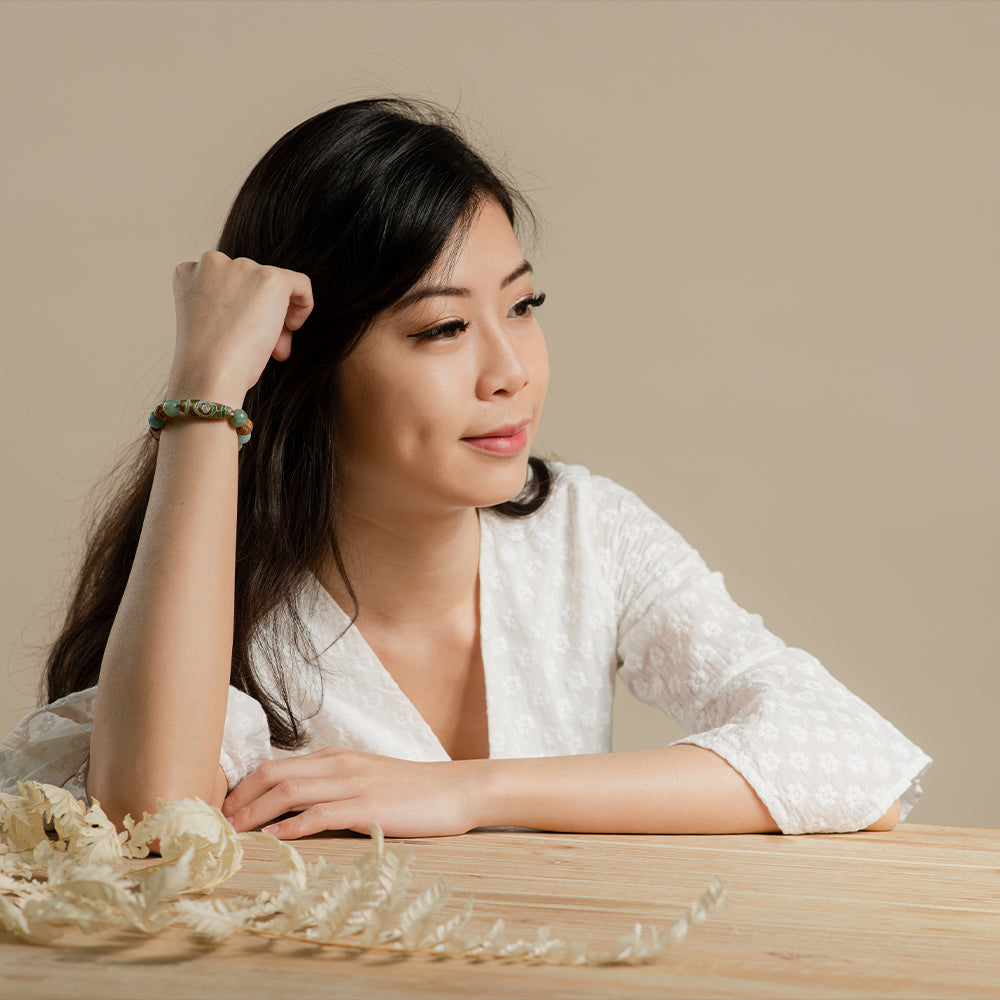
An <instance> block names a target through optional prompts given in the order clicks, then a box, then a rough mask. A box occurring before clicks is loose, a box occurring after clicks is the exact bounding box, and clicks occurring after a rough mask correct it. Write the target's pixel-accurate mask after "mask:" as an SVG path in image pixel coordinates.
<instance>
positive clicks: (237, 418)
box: [229, 410, 250, 428]
mask: <svg viewBox="0 0 1000 1000" xmlns="http://www.w3.org/2000/svg"><path fill="white" fill-rule="evenodd" d="M249 419H250V418H249V417H248V416H247V414H246V410H233V412H232V414H231V416H230V417H229V422H230V423H231V424H232V425H233V427H237V428H239V427H242V426H243V425H244V424H245V423H246V422H247V421H248V420H249Z"/></svg>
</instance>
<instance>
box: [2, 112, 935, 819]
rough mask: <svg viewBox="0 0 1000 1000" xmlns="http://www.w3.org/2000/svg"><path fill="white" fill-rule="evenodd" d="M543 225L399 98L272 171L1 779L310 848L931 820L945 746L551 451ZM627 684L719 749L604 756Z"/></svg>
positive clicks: (192, 308) (202, 310) (306, 143)
mask: <svg viewBox="0 0 1000 1000" xmlns="http://www.w3.org/2000/svg"><path fill="white" fill-rule="evenodd" d="M519 207H522V206H521V203H520V202H519V199H518V198H517V196H516V194H515V193H514V192H513V191H512V190H511V189H510V187H509V186H508V185H507V184H505V183H504V182H503V181H502V180H501V179H500V178H499V177H498V176H497V174H496V173H495V172H494V171H493V170H492V169H491V168H490V167H489V166H488V165H487V164H486V163H485V162H484V161H483V160H482V159H481V158H480V157H479V156H478V155H477V154H476V153H475V152H473V151H472V150H471V149H470V148H469V147H468V146H467V145H466V143H465V142H464V140H462V138H461V137H460V136H459V135H458V133H457V132H456V131H455V130H454V128H453V127H452V126H451V125H450V124H449V123H448V122H447V120H446V119H445V118H444V116H443V115H441V113H440V112H437V111H436V110H435V109H433V108H429V107H426V106H417V105H414V104H409V103H404V102H401V101H398V100H381V101H360V102H355V103H352V104H347V105H342V106H340V107H337V108H333V109H331V110H329V111H327V112H324V113H322V114H320V115H317V116H315V117H314V118H312V119H310V120H309V121H307V122H304V123H303V124H302V125H300V126H298V127H297V128H295V129H293V130H292V131H291V132H289V133H288V134H287V135H286V136H285V137H283V138H282V139H281V140H279V142H278V143H277V144H276V145H275V146H274V147H273V148H272V149H271V150H270V151H269V152H268V153H267V154H266V155H265V156H264V158H263V159H262V160H261V162H260V163H259V164H258V165H257V167H256V168H255V169H254V170H253V172H252V173H251V175H250V177H249V178H248V180H247V182H246V184H245V185H244V187H243V189H242V190H241V192H240V193H239V195H238V196H237V199H236V201H235V203H234V205H233V208H232V210H231V213H230V215H229V218H228V220H227V222H226V225H225V227H224V230H223V233H222V237H221V240H220V243H219V250H218V251H215V252H210V253H207V254H205V255H204V256H203V257H202V258H201V260H200V261H199V262H198V263H187V264H182V265H180V266H179V267H178V268H177V271H176V273H175V295H176V300H177V316H178V331H177V342H176V349H175V354H174V360H173V365H172V368H171V372H170V377H169V381H168V387H167V396H168V400H169V402H166V403H165V404H163V406H161V407H160V408H158V409H157V410H156V411H155V413H154V414H153V415H151V421H150V422H151V427H152V428H153V431H154V433H155V434H157V435H158V442H157V443H155V444H154V443H152V442H149V443H148V445H147V447H146V452H145V455H144V457H143V460H142V462H141V463H140V465H139V468H138V471H137V473H136V475H135V476H134V479H133V481H132V483H131V484H129V485H128V486H127V487H126V488H125V489H124V490H123V491H122V493H121V494H120V496H119V499H118V501H117V502H116V503H115V504H114V505H113V506H112V508H111V509H110V510H109V512H108V514H107V516H106V518H105V520H104V522H103V523H102V524H101V525H100V526H99V529H98V531H97V533H96V534H95V536H94V538H93V540H92V542H91V546H90V549H89V551H88V554H87V556H86V559H85V562H84V567H83V570H82V575H81V580H80V584H79V588H78V591H77V594H76V598H75V600H74V603H73V606H72V607H71V609H70V613H69V616H68V619H67V622H66V625H65V627H64V629H63V632H62V634H61V635H60V637H59V639H58V640H57V642H56V644H55V647H54V649H53V652H52V654H51V656H50V659H49V663H48V668H47V683H48V696H49V698H50V700H53V699H55V700H57V701H56V703H55V704H53V705H50V706H47V707H46V708H45V709H42V710H40V712H39V713H36V714H35V715H34V716H31V717H29V718H28V719H27V720H25V722H23V723H22V724H21V726H20V727H19V728H18V730H15V733H14V734H12V736H11V737H9V738H8V741H7V743H8V749H7V750H5V751H2V752H3V753H4V754H6V759H0V772H2V773H5V774H6V775H8V776H9V777H11V778H14V777H21V778H25V777H36V778H43V779H46V780H54V779H55V780H59V781H61V782H63V783H66V784H67V785H68V787H72V788H74V789H76V790H77V791H78V792H79V793H80V794H83V792H84V786H85V789H86V792H87V793H89V794H90V795H91V796H93V797H96V798H99V799H100V801H101V803H102V805H103V806H104V808H105V810H106V811H107V812H108V813H109V815H110V816H112V818H114V819H115V820H116V821H120V820H121V818H122V817H123V816H124V815H125V814H126V813H129V812H131V813H133V814H136V813H138V812H140V811H141V810H143V809H152V808H153V807H154V803H155V800H156V798H157V797H162V798H166V799H171V798H178V797H182V796H190V795H198V796H200V797H202V798H203V799H205V800H207V801H209V802H213V803H215V804H216V805H220V806H221V807H222V809H223V811H224V813H225V814H226V815H227V816H228V817H229V818H230V819H231V821H232V822H233V824H234V826H236V828H237V829H240V830H247V829H252V828H254V827H256V826H260V825H265V828H266V829H268V830H270V831H271V832H274V833H276V834H277V835H278V836H280V837H283V838H295V837H300V836H303V835H306V834H309V833H313V832H316V831H319V830H324V829H342V828H350V829H355V830H367V829H368V828H369V826H370V824H371V823H372V821H376V820H377V821H378V822H379V823H380V824H381V826H382V828H383V830H384V831H385V832H386V833H387V834H389V835H393V836H428V835H443V834H454V833H460V832H464V831H465V830H468V829H470V828H472V827H475V826H484V825H517V826H527V827H536V828H543V829H554V830H574V831H619V832H654V833H671V832H678V833H684V832H698V833H716V832H717V833H722V832H759V831H769V830H779V829H780V830H784V831H785V832H807V831H811V830H854V829H860V828H865V827H867V828H875V829H888V828H891V827H892V825H894V823H895V822H896V821H897V819H898V818H899V816H900V815H901V814H903V813H904V812H905V811H908V809H909V808H910V807H911V806H912V804H913V802H914V801H915V799H916V797H917V795H918V794H919V790H920V789H919V784H918V778H919V776H920V774H921V773H922V771H923V770H924V769H925V767H926V766H927V764H928V763H929V760H928V758H927V757H926V756H925V755H924V754H923V753H922V752H921V751H920V750H919V749H918V748H916V747H915V746H913V744H911V743H909V742H908V741H907V740H906V739H905V738H904V737H902V736H901V735H900V734H899V733H898V732H897V731H896V730H895V729H893V728H892V726H890V725H889V724H888V723H887V722H885V721H884V720H883V719H881V718H880V717H879V716H878V715H877V714H876V713H875V712H873V711H872V710H871V709H870V708H868V707H867V706H866V705H864V704H863V703H862V702H860V701H859V700H858V699H856V698H855V697H854V696H853V695H851V694H850V693H849V692H847V691H846V690H845V689H844V688H842V687H841V686H840V685H839V684H837V682H836V681H834V680H833V679H832V678H831V677H830V676H829V675H828V674H827V673H826V672H825V671H824V670H823V668H822V667H821V666H820V665H819V664H818V663H817V662H816V661H815V660H813V659H812V658H811V657H809V656H808V655H807V654H804V653H802V652H801V651H798V650H790V649H787V648H786V647H784V645H783V644H782V643H780V642H779V641H778V640H777V639H775V637H773V636H771V635H770V634H769V633H768V632H766V630H765V629H764V628H763V626H762V624H761V623H760V621H759V619H757V618H755V617H753V616H750V615H748V614H746V612H744V611H742V610H741V609H739V608H738V607H736V606H735V605H734V604H733V602H732V601H731V600H730V599H729V597H728V595H727V594H726V592H725V590H724V588H723V586H722V583H721V579H720V578H719V577H718V576H717V575H714V574H710V573H709V572H708V571H707V569H706V568H705V567H704V565H703V564H702V562H701V560H700V559H699V558H698V556H697V554H696V553H695V552H694V551H693V550H692V549H691V548H690V547H689V546H688V545H687V544H686V543H685V542H684V541H683V540H682V539H681V538H680V537H679V536H678V535H677V534H676V533H675V532H673V531H672V530H671V529H670V528H669V527H667V526H666V525H665V524H664V523H663V522H662V521H660V520H659V518H657V517H656V516H655V515H654V514H652V513H651V512H650V511H649V510H648V509H647V508H645V507H644V506H643V505H642V504H641V503H640V502H639V501H638V500H637V499H636V498H635V497H633V496H632V495H631V494H629V493H628V492H627V491H625V490H623V489H621V488H620V487H618V486H616V485H614V484H613V483H609V482H608V481H606V480H603V479H600V478H599V477H595V476H591V475H590V474H589V473H587V472H586V471H585V470H582V469H579V468H571V467H565V466H557V465H554V464H546V463H543V462H541V461H539V460H537V459H529V458H528V454H529V448H530V445H531V441H532V438H533V437H534V434H535V430H536V428H537V426H538V420H539V416H540V413H541V408H542V403H543V400H544V396H545V388H546V383H547V379H548V364H547V359H546V353H545V345H544V341H543V338H542V333H541V329H540V327H539V325H538V320H537V317H536V315H535V309H536V308H537V307H538V306H539V305H541V303H542V301H543V298H544V296H543V295H542V294H541V293H540V292H539V291H538V289H537V288H536V286H535V283H534V280H533V274H532V269H531V265H530V264H529V263H528V262H527V261H526V259H525V258H524V255H523V253H522V251H521V248H520V246H519V244H518V240H517V237H516V235H515V231H514V225H515V223H516V222H517V221H518V209H519ZM522 214H523V213H522ZM183 400H191V401H193V402H191V403H178V402H176V401H183ZM198 400H206V401H210V402H215V403H219V404H222V406H223V407H228V408H229V409H228V410H226V409H224V410H223V413H224V414H229V415H230V417H229V419H228V420H227V419H221V420H220V419H202V418H199V416H198V415H197V413H196V412H192V409H193V406H194V401H198ZM234 411H236V412H235V413H234ZM244 411H245V412H246V413H249V415H250V416H251V417H252V418H253V426H252V431H250V428H251V425H250V424H249V423H244V420H245V415H244ZM234 428H236V433H235V434H234ZM248 431H250V435H249V437H248ZM238 441H246V442H247V444H246V447H245V448H243V449H242V450H241V451H240V452H239V458H238V459H237V452H238ZM234 566H235V581H234V572H233V568H234ZM616 669H620V671H621V673H622V676H623V677H624V679H625V680H626V682H627V683H628V684H629V686H630V687H631V689H632V690H633V692H634V693H635V694H636V695H637V696H638V697H640V698H642V699H643V700H646V701H650V702H653V703H655V704H659V705H661V706H662V707H663V708H664V709H665V710H668V711H670V712H671V713H672V714H674V715H675V717H676V718H678V720H679V721H680V722H681V723H682V725H684V727H685V729H686V730H688V731H689V732H690V734H691V735H689V736H687V737H685V739H684V740H682V741H680V742H679V743H678V744H676V745H672V746H669V747H665V748H661V749H657V750H650V751H643V752H639V753H628V754H612V753H608V752H607V751H608V749H609V739H610V708H611V697H612V692H613V679H614V672H615V670H616ZM98 677H99V678H100V683H99V684H98V683H97V680H98ZM95 685H96V687H95ZM58 699H63V700H62V701H58ZM286 814H291V815H290V816H287V815H286ZM279 817H286V818H282V819H280V820H279ZM276 821H277V822H276Z"/></svg>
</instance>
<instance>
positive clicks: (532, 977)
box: [0, 824, 1000, 1000]
mask: <svg viewBox="0 0 1000 1000" xmlns="http://www.w3.org/2000/svg"><path fill="white" fill-rule="evenodd" d="M407 843H409V844H411V845H412V846H413V848H414V850H415V857H414V861H413V865H412V867H413V871H414V876H415V877H414V885H415V886H424V885H427V884H430V882H431V881H432V880H433V877H435V876H436V875H438V874H443V875H445V876H446V877H447V879H448V881H449V882H450V883H451V885H452V886H453V888H454V889H455V892H456V894H457V895H461V896H464V895H465V894H467V893H472V894H474V896H475V899H476V912H477V914H478V915H479V918H480V919H481V920H482V921H483V924H484V925H486V924H487V923H488V922H492V919H493V918H495V917H500V916H502V917H504V918H505V920H506V921H507V922H508V926H509V928H510V930H511V931H513V932H514V933H516V934H519V935H521V936H532V928H533V927H535V926H538V925H539V924H549V925H551V927H552V930H553V932H554V933H557V934H558V935H559V936H561V937H564V938H570V937H572V938H582V939H585V940H588V941H591V942H593V943H595V944H600V943H610V942H611V941H612V940H613V939H614V938H616V937H617V936H618V935H619V934H620V933H624V932H626V931H628V930H630V929H631V926H632V924H633V922H634V921H636V920H639V921H641V922H643V923H648V924H658V925H661V926H663V925H667V924H670V923H671V922H672V921H673V920H674V919H675V918H677V917H678V916H680V915H681V913H682V912H683V911H684V909H685V908H686V906H687V905H688V904H689V903H690V902H691V901H692V900H693V899H694V898H695V897H696V896H697V895H698V894H699V893H700V892H701V890H702V889H703V888H704V887H705V885H706V884H707V883H708V882H709V881H710V879H711V878H712V877H713V876H719V877H721V878H722V879H723V880H724V881H725V882H726V883H727V885H728V887H729V893H730V895H729V899H728V902H727V903H725V904H724V905H723V907H722V909H720V910H717V911H716V912H715V913H714V914H713V915H712V916H711V917H710V918H709V920H708V921H707V922H706V923H705V924H704V925H702V926H701V927H700V928H698V929H697V930H696V931H694V932H693V933H692V934H691V935H690V936H689V937H688V938H687V940H685V941H684V942H682V943H681V944H680V945H679V946H677V947H676V948H675V949H673V950H671V951H668V952H666V953H664V954H663V955H662V956H660V957H658V958H657V959H655V960H654V961H653V962H652V963H651V964H648V965H643V966H636V967H605V968H553V967H545V966H532V965H526V964H523V963H497V962H486V963H478V964H476V963H472V962H468V961H462V960H448V961H434V960H431V959H424V958H407V959H400V958H386V957H385V956H381V957H377V956H374V955H366V956H363V957H358V956H357V955H356V954H352V953H348V952H344V951H341V950H337V949H321V948H316V947H313V946H308V945H300V944H297V943H293V942H285V941H280V942H275V941H269V940H263V939H261V938H257V937H254V936H250V935H243V936H241V937H239V938H238V939H237V938H233V939H230V940H229V941H227V942H225V943H224V944H223V945H222V946H220V947H218V948H216V949H208V948H205V947H203V946H200V945H198V944H197V943H196V942H195V941H194V940H193V939H192V938H191V937H189V936H186V935H185V934H183V933H181V932H179V931H173V930H171V931H169V932H167V933H165V934H164V935H161V936H160V937H159V938H156V939H151V940H139V941H136V940H120V939H115V940H107V939H101V938H97V939H94V938H85V937H84V936H83V935H80V934H77V933H76V932H74V933H73V934H72V935H70V936H67V938H65V939H63V940H62V941H61V942H60V943H58V944H57V945H55V946H52V947H44V948H41V947H32V946H30V945H23V944H20V943H19V942H16V941H14V940H13V939H11V938H4V937H2V936H0V997H2V998H4V1000H7V998H10V1000H32V998H45V1000H52V998H62V997H66V998H76V1000H82V998H90V997H94V998H98V997H99V998H102V1000H104V998H108V1000H114V998H128V1000H135V998H140V997H141V998H158V997H164V998H167V997H169V998H202V997H205V998H212V1000H224V998H228V997H233V998H240V1000H255V998H271V997H281V998H285V997H287V998H289V1000H298V998H309V997H349V998H364V1000H372V998H381V997H387V998H390V997H391V998H396V997H400V998H402V997H428V998H435V1000H437V998H447V997H475V998H491V997H518V998H523V1000H531V998H534V997H539V998H543V997H544V998H546V1000H555V998H561V997H566V998H574V1000H575V998H584V997H609V998H610V997H614V998H619V997H629V998H632V997H635V998H640V997H673V996H678V997H766V998H772V997H774V998H779V997H791V998H801V997H887V996H892V997H1000V831H998V830H973V829H966V828H962V827H944V826H918V825H911V824H904V825H902V826H900V827H899V828H898V829H897V830H895V831H893V832H892V833H861V834H852V835H847V836H810V837H780V836H733V837H646V836H634V837H627V836H579V835H566V834H541V833H506V832H504V833H501V832H476V833H471V834H467V835H466V836H463V837H455V838H449V839H441V840H414V841H408V842H407ZM298 846H299V848H300V850H301V852H302V854H303V855H304V856H305V857H306V858H307V860H308V859H312V858H315V857H318V856H320V855H322V856H324V857H326V858H327V859H328V860H335V861H338V862H342V863H350V862H351V861H353V860H354V859H355V858H356V857H357V856H358V855H359V854H360V853H362V852H364V851H366V850H368V849H369V846H370V845H369V842H368V841H367V840H364V839H359V838H350V837H338V836H327V837H315V838H311V839H309V840H306V841H302V842H300V843H299V845H298ZM271 864H272V862H271V861H270V860H269V858H268V856H267V855H266V854H265V852H263V851H262V850H261V849H259V848H257V847H253V848H251V849H250V850H248V852H247V857H246V859H245V864H244V868H243V870H242V871H241V872H240V873H239V875H238V876H237V877H236V878H235V879H234V880H233V881H232V883H230V884H229V886H230V887H231V888H232V889H240V890H258V889H260V888H262V887H264V886H265V885H266V884H268V868H269V866H270V865H271Z"/></svg>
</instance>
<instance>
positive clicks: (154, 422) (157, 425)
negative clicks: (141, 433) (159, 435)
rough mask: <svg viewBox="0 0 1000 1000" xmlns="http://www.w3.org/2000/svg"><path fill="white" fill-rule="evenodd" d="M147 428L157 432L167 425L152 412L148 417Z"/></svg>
mask: <svg viewBox="0 0 1000 1000" xmlns="http://www.w3.org/2000/svg"><path fill="white" fill-rule="evenodd" d="M149 426H150V427H152V428H153V430H154V431H159V430H163V428H164V427H166V426H167V424H166V422H165V421H163V420H161V419H160V418H159V417H158V416H157V415H156V411H155V410H154V411H153V412H152V413H150V415H149Z"/></svg>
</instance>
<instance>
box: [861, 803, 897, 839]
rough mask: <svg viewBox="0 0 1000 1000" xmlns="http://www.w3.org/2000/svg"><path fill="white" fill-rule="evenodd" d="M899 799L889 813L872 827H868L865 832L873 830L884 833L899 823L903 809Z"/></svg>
mask: <svg viewBox="0 0 1000 1000" xmlns="http://www.w3.org/2000/svg"><path fill="white" fill-rule="evenodd" d="M901 808H902V807H901V805H900V802H899V799H896V801H895V802H893V804H892V805H891V806H890V808H889V811H888V812H887V813H886V814H885V815H884V816H883V817H882V818H881V819H877V820H875V822H874V823H872V825H871V826H866V827H865V830H866V831H868V830H872V831H877V832H880V833H881V832H884V831H886V830H891V829H893V827H895V825H896V824H897V823H898V822H899V813H900V809H901Z"/></svg>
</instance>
